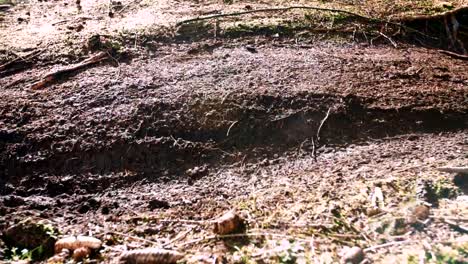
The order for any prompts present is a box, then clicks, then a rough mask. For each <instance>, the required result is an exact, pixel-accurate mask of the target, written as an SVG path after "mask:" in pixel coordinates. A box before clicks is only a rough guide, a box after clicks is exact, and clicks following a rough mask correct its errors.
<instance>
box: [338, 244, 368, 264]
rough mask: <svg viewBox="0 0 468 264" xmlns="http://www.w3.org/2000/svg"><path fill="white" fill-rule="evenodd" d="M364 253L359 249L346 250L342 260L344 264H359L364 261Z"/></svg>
mask: <svg viewBox="0 0 468 264" xmlns="http://www.w3.org/2000/svg"><path fill="white" fill-rule="evenodd" d="M364 257H365V255H364V251H363V250H362V249H361V248H359V247H352V248H350V249H348V250H346V251H345V252H344V254H343V257H342V258H341V262H342V263H351V264H358V263H361V262H362V261H363V260H364Z"/></svg>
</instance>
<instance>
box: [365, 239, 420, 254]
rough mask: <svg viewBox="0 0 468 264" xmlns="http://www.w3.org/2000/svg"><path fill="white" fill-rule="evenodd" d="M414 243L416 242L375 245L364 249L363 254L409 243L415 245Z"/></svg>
mask: <svg viewBox="0 0 468 264" xmlns="http://www.w3.org/2000/svg"><path fill="white" fill-rule="evenodd" d="M415 242H416V241H412V240H405V241H393V242H388V243H385V244H381V245H376V246H372V247H368V248H366V249H364V252H369V251H375V250H377V249H381V248H386V247H391V246H399V245H405V244H411V243H415Z"/></svg>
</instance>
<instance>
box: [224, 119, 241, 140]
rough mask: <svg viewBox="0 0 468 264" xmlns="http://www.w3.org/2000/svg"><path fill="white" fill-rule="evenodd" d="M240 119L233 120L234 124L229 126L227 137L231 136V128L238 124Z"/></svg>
mask: <svg viewBox="0 0 468 264" xmlns="http://www.w3.org/2000/svg"><path fill="white" fill-rule="evenodd" d="M237 122H238V121H234V122H232V124H231V125H230V126H229V128H228V130H227V133H226V137H229V132H231V129H232V127H234V126H235V125H236V124H237Z"/></svg>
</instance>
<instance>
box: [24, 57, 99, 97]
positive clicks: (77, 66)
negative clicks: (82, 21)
mask: <svg viewBox="0 0 468 264" xmlns="http://www.w3.org/2000/svg"><path fill="white" fill-rule="evenodd" d="M107 56H108V53H107V52H105V51H101V52H99V53H98V54H96V55H94V56H93V57H91V58H88V59H86V60H84V61H82V62H80V63H78V64H75V65H72V66H68V67H65V68H62V69H59V70H56V71H53V72H50V73H48V74H46V75H45V76H44V77H42V79H41V80H39V81H37V82H35V83H33V84H32V85H31V89H34V90H36V89H41V88H44V87H45V86H46V85H47V84H49V83H51V82H53V81H54V80H56V79H58V78H59V77H60V76H62V75H63V74H67V73H71V72H74V71H76V70H79V69H82V68H84V67H86V66H89V65H91V64H94V63H97V62H100V61H102V60H104V59H106V58H107Z"/></svg>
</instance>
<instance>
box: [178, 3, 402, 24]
mask: <svg viewBox="0 0 468 264" xmlns="http://www.w3.org/2000/svg"><path fill="white" fill-rule="evenodd" d="M294 9H305V10H316V11H326V12H336V13H342V14H347V15H351V16H354V17H357V18H361V19H363V20H366V21H374V22H383V23H389V24H394V25H397V26H402V25H401V24H399V23H395V22H391V21H385V20H381V19H378V18H373V17H367V16H363V15H360V14H358V13H354V12H351V11H347V10H343V9H334V8H324V7H316V6H289V7H275V8H261V9H253V10H247V11H240V12H232V13H224V14H214V15H209V16H201V17H200V16H199V17H196V18H190V19H186V20H182V21H180V22H178V23H177V24H176V26H180V25H182V24H186V23H191V22H198V21H203V20H210V19H215V18H221V17H232V16H242V15H247V14H253V13H266V12H281V11H290V10H294Z"/></svg>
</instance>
